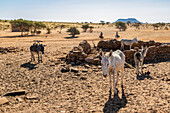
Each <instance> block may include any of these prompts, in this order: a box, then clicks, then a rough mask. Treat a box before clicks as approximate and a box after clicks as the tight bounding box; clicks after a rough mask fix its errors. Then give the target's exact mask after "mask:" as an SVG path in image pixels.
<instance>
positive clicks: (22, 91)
mask: <svg viewBox="0 0 170 113" xmlns="http://www.w3.org/2000/svg"><path fill="white" fill-rule="evenodd" d="M26 93H27V91H25V90H18V91H12V92H9V93H6V94H5V95H4V96H17V95H25V94H26Z"/></svg>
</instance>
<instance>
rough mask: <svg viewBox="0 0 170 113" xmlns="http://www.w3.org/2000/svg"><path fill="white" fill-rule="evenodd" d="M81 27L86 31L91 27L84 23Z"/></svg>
mask: <svg viewBox="0 0 170 113" xmlns="http://www.w3.org/2000/svg"><path fill="white" fill-rule="evenodd" d="M81 28H82V29H83V30H84V32H86V31H87V29H88V28H89V24H86V25H82V27H81Z"/></svg>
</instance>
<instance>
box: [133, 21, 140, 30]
mask: <svg viewBox="0 0 170 113" xmlns="http://www.w3.org/2000/svg"><path fill="white" fill-rule="evenodd" d="M140 25H141V23H140V22H138V23H134V24H132V26H134V27H136V30H137V29H140V28H139V26H140Z"/></svg>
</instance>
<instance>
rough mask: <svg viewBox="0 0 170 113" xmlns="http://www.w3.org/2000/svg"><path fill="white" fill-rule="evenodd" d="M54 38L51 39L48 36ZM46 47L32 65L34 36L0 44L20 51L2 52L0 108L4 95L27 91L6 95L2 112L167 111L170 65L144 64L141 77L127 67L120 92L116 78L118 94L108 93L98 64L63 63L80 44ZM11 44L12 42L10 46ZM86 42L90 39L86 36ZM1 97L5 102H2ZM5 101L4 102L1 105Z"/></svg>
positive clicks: (55, 43)
mask: <svg viewBox="0 0 170 113" xmlns="http://www.w3.org/2000/svg"><path fill="white" fill-rule="evenodd" d="M52 36H53V35H51V37H52ZM51 37H49V39H45V37H44V38H41V39H42V40H47V41H45V42H43V43H44V44H46V45H47V46H46V48H45V54H44V55H43V63H39V64H38V63H37V61H35V62H30V52H29V49H28V48H29V46H30V45H31V44H32V40H35V39H39V38H37V37H34V38H30V37H29V38H23V39H21V38H16V39H9V40H8V41H6V40H5V38H4V39H2V40H3V41H2V40H1V42H0V43H1V46H3V47H9V46H14V47H18V48H19V49H20V50H21V51H19V52H9V53H8V52H7V53H6V54H1V53H0V100H1V102H0V104H1V103H2V102H5V101H6V100H4V98H3V97H4V95H5V94H6V93H7V92H11V91H18V90H25V91H26V92H25V93H24V94H22V95H16V96H5V98H6V99H7V101H6V102H5V104H2V105H0V112H2V113H3V112H5V113H6V112H9V113H12V112H15V113H17V112H24V113H30V112H31V113H38V112H40V113H41V112H52V113H53V112H59V113H60V112H96V113H99V112H105V113H114V112H120V113H130V112H150V113H155V112H158V113H159V112H165V113H166V112H167V113H168V112H169V111H170V107H169V106H170V88H169V85H170V62H169V61H167V62H159V63H154V64H152V63H150V64H146V66H147V68H145V69H144V74H140V75H139V76H137V75H136V74H135V69H130V68H125V74H124V83H123V89H122V88H121V86H120V78H119V81H118V85H117V89H118V91H119V93H118V95H117V96H116V95H115V96H113V95H112V96H111V98H109V97H110V93H109V81H108V78H104V77H103V76H102V70H101V66H99V65H98V66H96V65H88V64H83V65H78V66H71V65H70V64H69V65H67V64H66V63H65V61H64V58H65V56H66V55H67V53H68V52H69V51H70V50H71V49H72V48H73V46H75V45H78V43H79V42H80V40H77V39H70V40H71V41H70V40H64V41H62V40H61V39H58V41H56V39H55V38H56V37H54V38H51ZM14 40H16V41H15V42H14ZM89 40H90V38H89ZM2 98H3V99H2ZM2 100H3V101H2Z"/></svg>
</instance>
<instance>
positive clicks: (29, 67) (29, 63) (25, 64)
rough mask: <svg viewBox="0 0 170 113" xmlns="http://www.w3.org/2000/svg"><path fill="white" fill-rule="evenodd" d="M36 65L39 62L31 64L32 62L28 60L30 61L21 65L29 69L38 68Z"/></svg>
mask: <svg viewBox="0 0 170 113" xmlns="http://www.w3.org/2000/svg"><path fill="white" fill-rule="evenodd" d="M36 65H37V64H31V62H28V63H24V64H22V65H21V66H20V67H23V68H28V69H29V70H33V69H36V68H37V67H35V66H36Z"/></svg>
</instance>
